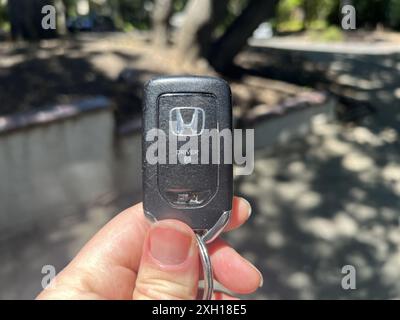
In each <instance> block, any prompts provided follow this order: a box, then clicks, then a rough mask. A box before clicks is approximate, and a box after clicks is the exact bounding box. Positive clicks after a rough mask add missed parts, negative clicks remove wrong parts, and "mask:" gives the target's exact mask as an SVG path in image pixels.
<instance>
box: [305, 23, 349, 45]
mask: <svg viewBox="0 0 400 320" xmlns="http://www.w3.org/2000/svg"><path fill="white" fill-rule="evenodd" d="M310 35H311V38H312V39H313V40H316V41H321V42H338V41H342V40H343V32H342V29H340V28H339V27H337V26H329V27H327V28H326V29H323V30H322V31H321V30H313V31H311V32H310Z"/></svg>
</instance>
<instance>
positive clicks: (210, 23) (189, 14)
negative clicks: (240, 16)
mask: <svg viewBox="0 0 400 320" xmlns="http://www.w3.org/2000/svg"><path fill="white" fill-rule="evenodd" d="M227 3H228V0H218V1H215V0H214V1H213V0H190V1H189V3H188V4H187V5H186V9H185V11H186V12H185V19H184V22H183V25H182V28H181V30H180V32H179V37H178V50H179V52H180V54H181V56H182V57H184V58H185V60H187V61H188V62H192V61H195V60H197V59H199V58H200V57H207V56H208V53H209V49H210V45H211V43H212V35H213V31H214V29H215V27H216V25H217V23H218V22H220V21H221V20H222V18H223V17H224V15H225V13H226V7H227Z"/></svg>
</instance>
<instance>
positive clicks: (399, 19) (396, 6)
mask: <svg viewBox="0 0 400 320" xmlns="http://www.w3.org/2000/svg"><path fill="white" fill-rule="evenodd" d="M388 21H389V26H391V27H392V28H396V29H400V0H389V8H388Z"/></svg>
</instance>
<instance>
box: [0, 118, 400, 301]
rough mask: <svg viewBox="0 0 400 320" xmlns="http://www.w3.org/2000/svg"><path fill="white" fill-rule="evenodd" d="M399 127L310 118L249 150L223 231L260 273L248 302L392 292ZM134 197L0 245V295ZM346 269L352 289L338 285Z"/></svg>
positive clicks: (31, 278) (31, 279) (398, 289)
mask: <svg viewBox="0 0 400 320" xmlns="http://www.w3.org/2000/svg"><path fill="white" fill-rule="evenodd" d="M399 150H400V148H399V142H398V133H397V132H396V130H394V129H393V128H391V127H386V126H384V125H377V124H375V123H372V122H371V123H368V122H366V123H365V124H362V125H353V126H350V125H340V124H337V123H328V122H326V121H325V120H324V119H317V120H316V121H315V123H314V125H313V132H312V133H310V134H309V135H308V136H307V137H306V138H302V139H294V140H292V141H290V142H289V143H286V144H284V145H277V146H275V147H273V148H270V149H264V150H258V151H257V152H256V161H255V171H254V173H253V174H252V175H250V176H241V177H237V178H236V180H235V192H236V193H237V194H239V195H242V196H245V197H246V198H247V199H248V200H249V201H250V202H251V204H252V206H253V213H252V216H251V218H250V220H249V222H248V223H247V224H246V225H245V226H243V227H242V228H240V229H238V230H236V231H234V232H232V233H230V234H228V235H226V236H225V238H226V240H227V241H228V242H230V243H231V244H232V245H233V246H234V247H235V248H236V249H237V250H238V251H239V252H240V253H242V254H243V255H244V256H245V257H247V258H248V259H250V260H251V261H252V262H254V263H255V264H256V265H257V267H259V269H260V270H261V271H262V273H263V275H264V285H263V287H262V288H260V289H259V290H258V291H257V292H256V293H255V294H252V295H249V296H243V297H245V298H252V299H350V298H352V299H354V298H373V299H376V298H399V297H400V225H399V209H398V208H399V207H400V198H399V195H400V156H399ZM137 200H138V197H137V196H136V197H133V196H132V195H114V196H112V197H110V199H109V201H105V202H104V203H102V204H97V205H96V206H92V207H88V208H82V209H81V210H80V211H79V212H71V215H68V216H66V217H64V218H63V219H60V220H57V221H47V222H46V221H44V222H43V224H42V225H40V226H38V227H37V230H31V231H27V232H24V233H21V234H20V235H19V236H18V237H17V238H12V239H8V240H6V241H5V240H3V241H1V242H0V261H1V263H0V283H1V286H0V299H32V298H34V297H35V296H36V295H37V294H38V292H39V291H40V290H41V281H42V278H43V276H44V275H43V274H42V273H41V271H42V267H43V266H44V265H53V266H54V267H55V268H56V271H57V272H58V271H60V270H61V269H62V268H63V267H64V266H65V265H66V264H67V263H68V262H69V261H70V260H71V259H72V258H73V256H74V255H75V254H76V253H77V251H78V250H79V248H80V247H81V246H82V245H83V244H84V243H85V242H86V241H87V240H88V239H89V238H90V237H91V236H92V235H93V234H94V233H95V232H96V231H97V230H98V229H99V228H100V227H101V226H102V225H104V224H105V223H106V222H107V221H108V220H110V219H111V218H112V217H113V216H114V215H115V214H117V213H118V212H119V211H120V210H122V209H123V208H126V207H128V206H130V205H131V204H133V203H135V202H136V201H137ZM349 265H350V266H353V267H354V268H355V271H356V278H355V280H356V288H355V289H351V290H345V289H343V287H342V282H343V277H345V275H346V274H344V273H342V272H343V270H345V269H343V267H345V266H349Z"/></svg>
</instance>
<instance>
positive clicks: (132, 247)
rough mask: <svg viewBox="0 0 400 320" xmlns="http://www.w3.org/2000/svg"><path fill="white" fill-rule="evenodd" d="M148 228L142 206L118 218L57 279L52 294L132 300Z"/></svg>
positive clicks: (90, 242)
mask: <svg viewBox="0 0 400 320" xmlns="http://www.w3.org/2000/svg"><path fill="white" fill-rule="evenodd" d="M149 228H150V223H149V222H148V221H147V219H146V218H145V217H144V214H143V208H142V204H137V205H135V206H133V207H131V208H129V209H127V210H125V211H123V212H122V213H120V214H119V215H117V216H116V217H115V218H113V219H112V220H111V221H110V222H109V223H107V224H106V225H105V226H104V227H103V228H102V229H101V230H100V231H99V232H97V234H96V235H95V236H94V237H93V238H92V239H91V240H90V241H89V242H88V243H87V244H86V245H85V246H84V247H83V248H82V249H81V251H80V252H79V253H78V255H77V256H76V257H75V258H74V259H73V260H72V261H71V263H70V264H69V265H68V266H67V267H66V268H65V269H64V270H63V271H62V272H61V273H60V274H59V275H57V277H56V284H57V285H56V286H55V288H54V291H55V293H56V294H57V288H61V287H71V288H74V289H76V290H78V291H79V292H92V293H95V294H97V295H99V296H101V297H104V298H116V299H131V298H132V292H133V288H134V284H135V280H136V271H137V270H138V268H139V263H140V258H141V254H142V247H143V240H144V238H145V235H146V234H147V231H148V229H149ZM64 291H65V290H64ZM39 298H40V296H39Z"/></svg>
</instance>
